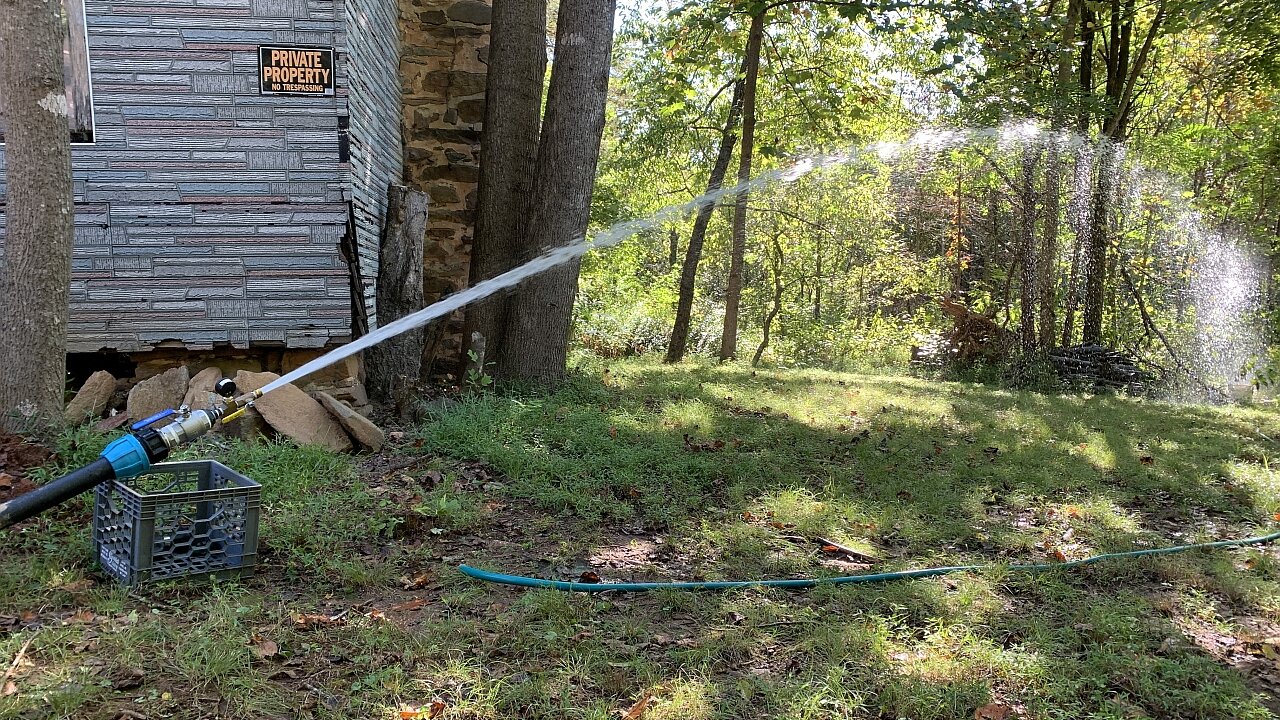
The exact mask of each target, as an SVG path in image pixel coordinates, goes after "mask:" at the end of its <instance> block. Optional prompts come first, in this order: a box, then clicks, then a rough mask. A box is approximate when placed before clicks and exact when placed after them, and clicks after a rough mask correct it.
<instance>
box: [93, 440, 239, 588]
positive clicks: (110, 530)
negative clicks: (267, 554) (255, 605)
mask: <svg viewBox="0 0 1280 720" xmlns="http://www.w3.org/2000/svg"><path fill="white" fill-rule="evenodd" d="M261 498H262V486H261V485H259V484H258V483H256V482H254V481H252V480H250V479H249V478H247V477H245V476H243V475H241V474H240V473H237V472H236V471H234V470H232V469H230V468H228V467H227V466H225V465H223V464H222V463H219V462H216V461H213V460H198V461H195V462H170V463H159V464H157V465H154V466H152V468H151V471H150V472H149V473H147V474H146V475H142V476H139V477H136V478H132V479H130V480H123V481H122V480H112V481H111V482H105V483H103V484H101V485H99V486H98V489H97V494H96V497H95V499H94V512H93V552H94V555H95V556H96V557H97V559H98V563H99V564H100V565H101V566H102V569H103V570H105V571H106V572H108V573H109V574H111V575H113V576H114V577H115V578H116V579H117V580H119V581H120V582H122V583H124V584H126V585H136V584H138V583H142V582H147V581H157V580H170V579H173V578H179V577H216V578H232V577H247V576H250V575H252V574H253V566H254V562H255V560H256V558H257V552H258V512H259V506H260V504H261Z"/></svg>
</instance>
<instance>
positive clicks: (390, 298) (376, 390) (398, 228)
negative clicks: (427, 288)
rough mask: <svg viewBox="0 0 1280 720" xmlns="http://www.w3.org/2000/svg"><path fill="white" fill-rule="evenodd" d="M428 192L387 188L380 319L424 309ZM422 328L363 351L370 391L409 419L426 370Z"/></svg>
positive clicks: (381, 321)
mask: <svg viewBox="0 0 1280 720" xmlns="http://www.w3.org/2000/svg"><path fill="white" fill-rule="evenodd" d="M427 204H428V198H427V194H426V193H424V192H421V191H418V190H410V189H409V188H407V187H405V186H403V185H392V186H391V187H389V188H388V189H387V220H386V223H385V224H384V227H383V229H382V247H381V248H380V249H379V251H378V322H379V324H381V325H386V324H388V323H391V322H394V321H396V320H399V319H400V318H402V317H404V316H405V315H410V314H412V313H415V312H417V311H419V310H421V309H422V307H423V303H424V302H425V297H424V293H423V285H422V257H423V256H422V253H423V243H424V241H425V239H426V234H427ZM423 345H424V331H423V329H422V328H417V329H415V330H410V331H408V332H406V333H402V334H400V335H397V336H396V337H393V338H389V339H387V340H384V341H383V342H381V343H379V344H377V345H374V346H373V347H371V348H369V349H368V350H366V351H365V370H366V372H367V379H366V386H367V387H368V390H369V395H370V396H372V397H374V398H375V399H377V400H380V401H382V402H389V403H393V404H394V405H395V406H396V408H397V409H398V410H399V412H400V415H401V417H406V418H407V417H408V415H407V413H408V412H409V411H410V408H409V399H410V394H411V391H412V388H413V385H414V383H416V382H417V381H418V377H419V375H420V374H421V371H422V354H423V353H422V350H423Z"/></svg>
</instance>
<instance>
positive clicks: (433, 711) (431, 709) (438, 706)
mask: <svg viewBox="0 0 1280 720" xmlns="http://www.w3.org/2000/svg"><path fill="white" fill-rule="evenodd" d="M444 708H445V705H444V703H442V702H440V701H439V700H434V701H432V703H431V704H430V705H426V706H423V707H420V708H418V709H417V710H401V711H400V720H431V719H432V718H436V717H439V716H440V715H441V714H443V713H444Z"/></svg>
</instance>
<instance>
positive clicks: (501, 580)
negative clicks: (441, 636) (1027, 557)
mask: <svg viewBox="0 0 1280 720" xmlns="http://www.w3.org/2000/svg"><path fill="white" fill-rule="evenodd" d="M1276 540H1280V531H1278V532H1273V533H1271V534H1270V535H1259V536H1257V537H1250V538H1244V539H1241V540H1219V541H1217V542H1207V543H1196V544H1194V545H1174V546H1172V547H1163V548H1151V549H1149V550H1131V551H1129V552H1118V553H1106V554H1103V555H1094V556H1092V557H1087V558H1083V559H1080V560H1069V561H1067V562H1054V563H1035V564H1030V565H1000V564H996V563H988V564H986V565H952V566H949V567H936V568H924V569H920V570H897V571H894V572H883V573H873V574H868V575H847V576H844V577H830V578H807V579H799V580H728V581H717V582H640V583H585V582H566V581H563V580H546V579H543V578H532V577H524V576H522V575H506V574H503V573H496V572H489V571H488V570H481V569H479V568H474V567H471V566H470V565H462V566H459V568H458V569H459V570H461V571H462V573H463V574H464V575H467V576H469V577H472V578H475V579H477V580H483V581H485V582H491V583H498V584H500V585H515V586H517V587H528V588H546V589H551V590H564V591H567V592H585V593H598V592H610V591H612V592H645V591H648V590H730V589H733V588H750V587H776V588H793V589H804V588H814V587H818V586H819V585H856V584H865V583H878V582H888V581H890V580H918V579H920V578H928V577H937V576H939V575H950V574H951V573H957V572H979V571H982V570H991V569H995V568H1004V569H1005V570H1010V571H1014V572H1045V571H1047V570H1066V569H1070V568H1076V567H1081V566H1084V565H1093V564H1095V563H1100V562H1102V561H1104V560H1120V559H1124V558H1137V557H1149V556H1152V555H1172V554H1174V553H1181V552H1187V551H1190V550H1209V549H1216V548H1228V547H1244V546H1247V545H1262V544H1264V543H1269V542H1274V541H1276Z"/></svg>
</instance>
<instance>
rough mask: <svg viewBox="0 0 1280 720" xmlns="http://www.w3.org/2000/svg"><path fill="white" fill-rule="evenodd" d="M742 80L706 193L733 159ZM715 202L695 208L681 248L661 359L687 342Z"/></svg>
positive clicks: (678, 355)
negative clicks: (690, 229)
mask: <svg viewBox="0 0 1280 720" xmlns="http://www.w3.org/2000/svg"><path fill="white" fill-rule="evenodd" d="M742 86H743V83H742V81H738V82H736V83H734V86H733V102H732V103H731V104H730V105H729V119H728V120H726V121H725V123H724V131H723V132H721V133H720V152H719V153H717V154H716V163H715V165H714V166H713V167H712V168H711V177H710V178H709V179H708V180H707V192H708V193H713V192H715V191H716V190H719V189H720V186H721V185H722V184H723V183H724V176H725V173H727V172H728V171H729V162H730V161H731V160H733V146H734V143H735V142H736V141H737V136H736V135H734V130H735V129H736V128H737V127H738V116H739V115H740V114H741V112H742ZM715 210H716V206H715V203H704V204H703V205H702V206H701V207H699V208H698V216H697V218H695V219H694V221H693V232H692V233H690V235H689V247H688V248H686V249H685V254H684V266H683V267H681V268H680V298H679V299H678V300H677V301H676V322H675V325H674V326H673V327H672V329H671V342H670V343H669V344H668V345H667V357H666V359H665V361H664V362H668V363H677V362H680V361H681V360H683V359H684V354H685V351H686V350H687V349H688V345H689V323H690V319H691V316H692V315H693V292H694V287H695V284H696V281H697V277H698V263H700V262H701V261H702V246H703V243H704V242H705V241H706V239H707V225H709V224H710V223H711V216H712V214H714V213H715Z"/></svg>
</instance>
